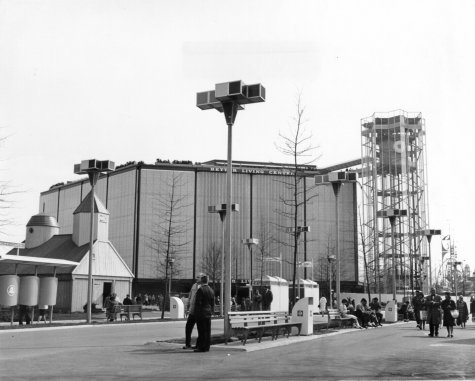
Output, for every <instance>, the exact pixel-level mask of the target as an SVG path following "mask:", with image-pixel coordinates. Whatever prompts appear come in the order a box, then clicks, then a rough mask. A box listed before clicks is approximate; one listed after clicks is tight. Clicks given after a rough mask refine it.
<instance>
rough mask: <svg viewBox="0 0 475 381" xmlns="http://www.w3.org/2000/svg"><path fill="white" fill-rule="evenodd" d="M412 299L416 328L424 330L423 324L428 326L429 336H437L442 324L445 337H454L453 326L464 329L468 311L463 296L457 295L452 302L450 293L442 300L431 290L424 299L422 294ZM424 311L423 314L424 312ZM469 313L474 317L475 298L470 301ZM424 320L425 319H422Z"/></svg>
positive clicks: (433, 289) (419, 293)
mask: <svg viewBox="0 0 475 381" xmlns="http://www.w3.org/2000/svg"><path fill="white" fill-rule="evenodd" d="M417 293H418V294H417V295H416V297H414V299H413V305H414V311H415V317H416V321H417V327H418V328H419V329H423V328H424V323H425V321H427V323H428V324H429V336H430V337H437V336H439V327H440V325H441V324H442V325H443V326H444V327H446V328H447V337H454V326H455V325H458V326H460V327H462V328H465V325H466V323H467V321H468V315H469V310H468V306H467V303H466V302H465V301H464V300H463V296H462V295H459V297H458V299H457V301H456V302H455V301H454V300H452V298H451V296H450V292H446V293H445V297H444V299H442V297H441V296H440V295H437V294H436V290H435V288H431V290H430V294H429V295H428V296H427V297H424V295H423V294H422V292H420V291H418V292H417ZM424 311H425V312H424ZM470 313H471V314H472V316H475V315H474V314H475V297H474V296H473V295H472V297H471V299H470ZM424 318H425V319H424Z"/></svg>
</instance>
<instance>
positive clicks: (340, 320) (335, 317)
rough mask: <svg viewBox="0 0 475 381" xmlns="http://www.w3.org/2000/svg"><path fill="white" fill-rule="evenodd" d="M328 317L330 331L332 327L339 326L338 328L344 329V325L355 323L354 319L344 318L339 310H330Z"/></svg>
mask: <svg viewBox="0 0 475 381" xmlns="http://www.w3.org/2000/svg"><path fill="white" fill-rule="evenodd" d="M326 315H327V316H328V323H327V329H329V328H330V326H337V327H338V328H342V327H343V324H346V323H351V324H352V323H353V319H352V318H349V317H342V316H341V313H340V311H339V310H337V309H328V310H327V312H326Z"/></svg>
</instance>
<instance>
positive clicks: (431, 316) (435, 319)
mask: <svg viewBox="0 0 475 381" xmlns="http://www.w3.org/2000/svg"><path fill="white" fill-rule="evenodd" d="M441 303H442V298H441V297H440V296H439V295H436V293H435V288H431V289H430V294H429V295H428V296H427V297H426V301H425V305H426V309H427V322H428V323H429V329H430V333H429V336H430V337H434V335H435V336H439V325H440V322H441V320H442V319H441V314H440V304H441Z"/></svg>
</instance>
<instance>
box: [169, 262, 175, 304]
mask: <svg viewBox="0 0 475 381" xmlns="http://www.w3.org/2000/svg"><path fill="white" fill-rule="evenodd" d="M174 263H175V259H174V258H169V259H168V266H169V267H170V283H169V285H168V296H171V294H172V279H173V264H174Z"/></svg>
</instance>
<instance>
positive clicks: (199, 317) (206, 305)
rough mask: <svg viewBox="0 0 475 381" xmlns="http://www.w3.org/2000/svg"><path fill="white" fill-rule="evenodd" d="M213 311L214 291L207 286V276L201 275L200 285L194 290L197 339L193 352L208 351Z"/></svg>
mask: <svg viewBox="0 0 475 381" xmlns="http://www.w3.org/2000/svg"><path fill="white" fill-rule="evenodd" d="M213 312H214V292H213V290H212V289H211V287H210V286H208V277H207V276H206V275H203V276H202V277H201V287H200V288H199V289H198V291H196V298H195V318H196V325H197V327H198V340H197V341H196V349H195V352H209V347H210V345H211V315H213Z"/></svg>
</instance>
